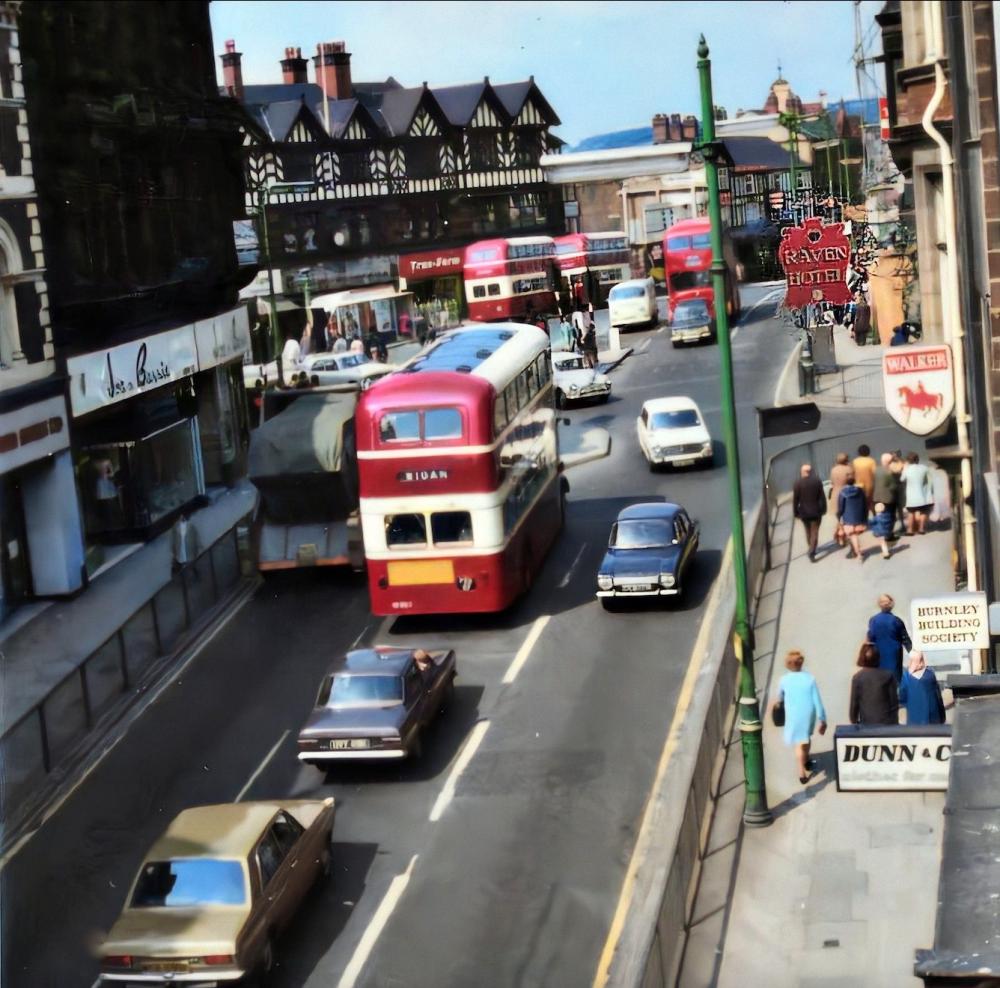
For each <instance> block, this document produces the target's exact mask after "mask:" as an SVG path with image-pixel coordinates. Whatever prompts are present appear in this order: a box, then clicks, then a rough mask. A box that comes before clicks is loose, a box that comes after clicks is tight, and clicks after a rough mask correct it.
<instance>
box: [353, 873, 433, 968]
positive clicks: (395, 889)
mask: <svg viewBox="0 0 1000 988" xmlns="http://www.w3.org/2000/svg"><path fill="white" fill-rule="evenodd" d="M418 857H419V855H417V854H414V855H413V857H412V858H410V863H409V864H408V865H407V866H406V871H404V872H403V874H402V875H397V876H396V877H395V878H394V879H393V880H392V881H391V882H389V888H388V889H387V890H386V893H385V896H384V897H383V899H382V901H381V902H380V903H379V905H378V909H376V910H375V915H374V916H372V921H371V922H370V923H369V924H368V928H367V929H366V930H365V932H364V933H363V934H362V936H361V939H360V940H359V941H358V945H357V947H355V949H354V954H353V955H352V957H351V960H350V963H349V964H348V965H347V967H345V968H344V973H343V974H342V975H341V976H340V981H338V982H337V988H354V984H355V983H356V982H357V980H358V975H360V974H361V971H362V969H363V968H364V966H365V963H366V962H367V960H368V957H369V955H370V954H371V952H372V948H373V947H374V946H375V943H376V941H377V940H378V938H379V937H380V936H381V935H382V931H383V930H384V929H385V924H386V923H388V922H389V917H390V916H391V915H392V911H393V909H395V908H396V906H397V905H398V904H399V900H400V899H401V898H402V897H403V893H404V892H405V891H406V886H407V885H409V884H410V876H411V875H412V874H413V866H414V865H415V864H416V863H417V858H418Z"/></svg>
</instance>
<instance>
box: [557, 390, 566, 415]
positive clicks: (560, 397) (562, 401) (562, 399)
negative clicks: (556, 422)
mask: <svg viewBox="0 0 1000 988" xmlns="http://www.w3.org/2000/svg"><path fill="white" fill-rule="evenodd" d="M565 407H566V395H564V394H563V393H562V391H560V390H559V389H558V388H556V408H558V409H560V410H561V409H563V408H565Z"/></svg>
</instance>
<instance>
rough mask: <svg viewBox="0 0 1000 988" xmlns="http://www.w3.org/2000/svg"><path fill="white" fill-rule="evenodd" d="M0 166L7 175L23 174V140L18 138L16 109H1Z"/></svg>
mask: <svg viewBox="0 0 1000 988" xmlns="http://www.w3.org/2000/svg"><path fill="white" fill-rule="evenodd" d="M0 166H2V167H3V170H4V173H5V174H7V175H20V174H21V142H20V141H19V140H18V139H17V110H14V109H6V108H5V109H0Z"/></svg>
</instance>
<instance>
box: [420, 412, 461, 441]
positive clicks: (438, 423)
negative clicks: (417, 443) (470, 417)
mask: <svg viewBox="0 0 1000 988" xmlns="http://www.w3.org/2000/svg"><path fill="white" fill-rule="evenodd" d="M461 438H462V413H461V412H460V411H459V410H458V409H457V408H428V409H427V411H426V412H424V439H461Z"/></svg>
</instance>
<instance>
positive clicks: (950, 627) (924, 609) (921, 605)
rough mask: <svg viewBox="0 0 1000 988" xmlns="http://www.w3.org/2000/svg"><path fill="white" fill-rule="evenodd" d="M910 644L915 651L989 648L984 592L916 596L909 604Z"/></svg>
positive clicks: (986, 606) (987, 616)
mask: <svg viewBox="0 0 1000 988" xmlns="http://www.w3.org/2000/svg"><path fill="white" fill-rule="evenodd" d="M910 629H911V630H912V632H913V635H912V638H913V647H914V649H916V650H917V651H918V652H943V651H950V650H952V649H957V648H989V647H990V616H989V604H988V602H987V600H986V594H984V593H946V594H941V596H940V597H918V598H917V599H916V600H914V601H913V602H912V603H911V604H910Z"/></svg>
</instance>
